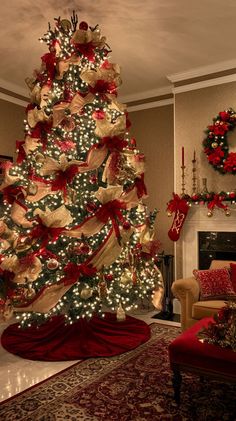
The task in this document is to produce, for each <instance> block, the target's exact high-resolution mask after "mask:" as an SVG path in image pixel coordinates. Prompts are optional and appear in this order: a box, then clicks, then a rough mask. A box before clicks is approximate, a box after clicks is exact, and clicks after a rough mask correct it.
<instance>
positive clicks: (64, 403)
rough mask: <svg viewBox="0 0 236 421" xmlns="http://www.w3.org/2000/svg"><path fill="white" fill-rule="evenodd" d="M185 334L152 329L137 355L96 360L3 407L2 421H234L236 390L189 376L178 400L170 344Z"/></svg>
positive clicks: (0, 408) (154, 326)
mask: <svg viewBox="0 0 236 421" xmlns="http://www.w3.org/2000/svg"><path fill="white" fill-rule="evenodd" d="M179 333H180V331H179V328H175V327H169V326H165V325H159V324H156V323H154V324H152V325H151V338H150V339H149V340H148V341H147V342H146V343H144V344H142V345H140V346H139V347H138V348H136V349H135V350H132V351H129V352H126V353H124V354H122V355H118V356H114V357H109V358H91V359H88V360H85V361H82V362H80V363H77V364H75V365H73V366H72V367H70V368H67V369H66V370H64V371H63V372H60V373H58V374H56V375H55V376H53V377H51V378H49V379H48V380H45V381H43V382H42V383H40V384H38V385H36V386H34V387H32V388H31V389H28V390H26V391H25V392H22V393H20V394H19V395H17V396H15V397H13V398H10V399H9V400H7V401H5V402H3V403H2V404H1V405H0V420H1V421H32V420H33V421H65V420H66V421H149V420H150V421H159V420H160V421H167V420H168V421H171V420H172V421H188V420H189V421H190V420H191V421H194V420H197V421H210V420H211V421H234V420H235V419H236V418H235V414H236V412H235V411H236V403H235V388H234V387H233V385H228V384H223V383H219V382H216V381H209V380H207V381H205V382H202V383H201V382H200V380H199V378H198V377H197V376H192V375H190V374H189V375H186V374H185V375H183V384H182V389H181V398H182V402H181V405H180V407H179V408H178V407H177V405H176V404H175V402H174V399H173V389H172V381H171V377H172V373H171V371H170V368H169V359H168V344H169V343H170V341H171V340H172V339H174V338H175V337H176V336H177V335H178V334H179Z"/></svg>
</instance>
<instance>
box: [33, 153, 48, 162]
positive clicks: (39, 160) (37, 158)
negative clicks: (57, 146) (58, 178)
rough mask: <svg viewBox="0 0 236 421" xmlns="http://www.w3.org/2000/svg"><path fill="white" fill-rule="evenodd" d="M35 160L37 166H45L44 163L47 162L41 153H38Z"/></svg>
mask: <svg viewBox="0 0 236 421" xmlns="http://www.w3.org/2000/svg"><path fill="white" fill-rule="evenodd" d="M34 159H35V161H36V162H37V164H43V162H44V161H45V158H44V156H43V154H41V153H37V154H36V155H35V158H34Z"/></svg>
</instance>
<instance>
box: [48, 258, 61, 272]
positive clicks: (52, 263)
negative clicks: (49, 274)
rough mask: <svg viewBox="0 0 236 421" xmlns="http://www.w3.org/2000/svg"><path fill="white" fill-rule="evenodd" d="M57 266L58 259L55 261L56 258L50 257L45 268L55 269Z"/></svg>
mask: <svg viewBox="0 0 236 421" xmlns="http://www.w3.org/2000/svg"><path fill="white" fill-rule="evenodd" d="M58 266H59V263H58V261H57V260H56V259H50V260H49V261H48V262H47V268H48V269H49V270H55V269H57V268H58Z"/></svg>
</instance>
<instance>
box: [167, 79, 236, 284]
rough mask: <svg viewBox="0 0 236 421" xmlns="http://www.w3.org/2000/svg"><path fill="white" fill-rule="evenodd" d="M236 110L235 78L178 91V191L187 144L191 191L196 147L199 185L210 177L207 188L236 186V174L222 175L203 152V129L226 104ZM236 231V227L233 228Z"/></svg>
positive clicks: (232, 138) (235, 145) (232, 140)
mask: <svg viewBox="0 0 236 421" xmlns="http://www.w3.org/2000/svg"><path fill="white" fill-rule="evenodd" d="M230 107H231V108H233V109H234V110H236V82H231V83H227V84H222V85H218V86H212V87H207V88H202V89H198V90H193V91H189V92H183V93H179V94H176V95H175V153H176V160H175V163H176V166H175V180H176V183H175V184H176V187H175V190H176V192H179V193H181V168H180V167H181V148H182V146H184V148H185V165H186V189H187V193H189V194H191V192H192V163H191V160H192V159H193V150H194V149H195V150H196V158H197V177H198V189H199V191H201V189H202V178H203V177H206V178H207V186H208V190H209V191H210V190H211V191H216V192H220V191H221V190H224V191H231V190H234V189H235V188H236V176H235V175H231V174H225V175H222V174H220V173H219V172H218V171H215V170H214V168H213V167H212V166H211V165H210V164H209V163H208V161H207V158H206V155H205V154H204V152H203V146H202V141H203V139H204V137H205V133H204V131H205V130H206V129H207V126H208V125H210V124H212V119H213V118H214V117H216V116H217V114H218V113H219V112H220V111H223V110H225V109H227V108H230ZM228 144H229V147H230V150H231V151H232V150H233V149H234V151H235V150H236V130H234V131H233V132H232V133H230V134H229V135H228ZM233 229H234V230H235V231H236V227H234V228H233ZM181 256H182V248H181V242H180V241H178V242H177V243H176V250H175V261H176V265H177V267H176V277H177V278H179V277H181V276H182V258H181Z"/></svg>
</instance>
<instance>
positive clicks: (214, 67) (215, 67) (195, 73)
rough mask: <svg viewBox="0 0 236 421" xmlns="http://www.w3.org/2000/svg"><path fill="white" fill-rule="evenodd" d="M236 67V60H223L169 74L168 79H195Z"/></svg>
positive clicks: (178, 80)
mask: <svg viewBox="0 0 236 421" xmlns="http://www.w3.org/2000/svg"><path fill="white" fill-rule="evenodd" d="M234 68H236V60H228V61H222V62H219V63H215V64H210V65H208V66H202V67H195V68H194V69H190V70H187V71H186V72H180V73H174V74H172V75H168V76H167V79H168V80H169V81H170V82H171V83H175V82H180V81H183V80H188V79H193V78H195V77H199V76H205V75H210V74H211V73H217V72H223V71H225V70H230V69H234Z"/></svg>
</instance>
